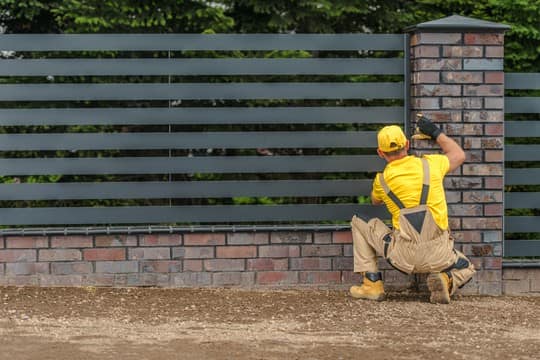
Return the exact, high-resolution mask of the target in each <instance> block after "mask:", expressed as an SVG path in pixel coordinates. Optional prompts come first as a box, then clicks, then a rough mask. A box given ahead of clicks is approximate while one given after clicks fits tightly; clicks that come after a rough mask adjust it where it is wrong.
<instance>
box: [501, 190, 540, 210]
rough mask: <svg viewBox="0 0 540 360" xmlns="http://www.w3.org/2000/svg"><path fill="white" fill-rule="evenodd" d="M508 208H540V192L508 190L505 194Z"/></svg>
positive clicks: (505, 205)
mask: <svg viewBox="0 0 540 360" xmlns="http://www.w3.org/2000/svg"><path fill="white" fill-rule="evenodd" d="M504 207H505V208H506V209H536V208H538V209H540V192H507V193H505V194H504Z"/></svg>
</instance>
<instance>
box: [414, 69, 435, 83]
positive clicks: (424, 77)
mask: <svg viewBox="0 0 540 360" xmlns="http://www.w3.org/2000/svg"><path fill="white" fill-rule="evenodd" d="M440 82H441V79H440V72H438V71H418V72H414V73H413V74H412V83H413V84H438V83H440Z"/></svg>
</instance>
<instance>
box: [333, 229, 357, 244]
mask: <svg viewBox="0 0 540 360" xmlns="http://www.w3.org/2000/svg"><path fill="white" fill-rule="evenodd" d="M332 242H333V243H334V244H352V242H353V241H352V232H350V231H334V232H333V233H332Z"/></svg>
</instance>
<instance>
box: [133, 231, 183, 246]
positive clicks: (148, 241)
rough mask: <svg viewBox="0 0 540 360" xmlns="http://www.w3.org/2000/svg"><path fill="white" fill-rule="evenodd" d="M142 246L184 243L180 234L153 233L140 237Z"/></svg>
mask: <svg viewBox="0 0 540 360" xmlns="http://www.w3.org/2000/svg"><path fill="white" fill-rule="evenodd" d="M140 242H141V246H167V245H170V246H178V245H182V235H180V234H153V235H142V236H141V237H140Z"/></svg>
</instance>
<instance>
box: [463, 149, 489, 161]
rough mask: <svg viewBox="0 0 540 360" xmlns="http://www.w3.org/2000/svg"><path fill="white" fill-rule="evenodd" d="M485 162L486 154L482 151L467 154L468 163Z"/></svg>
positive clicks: (472, 151)
mask: <svg viewBox="0 0 540 360" xmlns="http://www.w3.org/2000/svg"><path fill="white" fill-rule="evenodd" d="M483 160H484V153H483V152H482V151H481V150H469V151H466V152H465V162H466V163H479V162H482V161H483Z"/></svg>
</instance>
